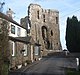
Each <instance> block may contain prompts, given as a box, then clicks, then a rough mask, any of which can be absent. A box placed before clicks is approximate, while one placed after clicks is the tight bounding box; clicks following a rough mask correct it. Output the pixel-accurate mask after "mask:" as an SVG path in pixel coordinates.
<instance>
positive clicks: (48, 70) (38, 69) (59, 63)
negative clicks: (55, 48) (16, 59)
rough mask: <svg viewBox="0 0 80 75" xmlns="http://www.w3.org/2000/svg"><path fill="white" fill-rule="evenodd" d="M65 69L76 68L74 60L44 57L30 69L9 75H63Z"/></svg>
mask: <svg viewBox="0 0 80 75" xmlns="http://www.w3.org/2000/svg"><path fill="white" fill-rule="evenodd" d="M65 68H76V60H75V58H58V57H54V56H50V57H45V58H43V59H42V60H40V61H38V62H36V63H35V64H33V65H31V66H30V67H25V68H24V69H23V70H21V71H16V72H15V73H11V74H10V75H65Z"/></svg>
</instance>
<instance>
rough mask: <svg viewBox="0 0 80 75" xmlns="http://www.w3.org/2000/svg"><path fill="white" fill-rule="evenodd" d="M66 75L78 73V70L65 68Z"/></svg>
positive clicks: (77, 74) (78, 74)
mask: <svg viewBox="0 0 80 75" xmlns="http://www.w3.org/2000/svg"><path fill="white" fill-rule="evenodd" d="M66 75H80V71H76V70H71V69H67V70H66Z"/></svg>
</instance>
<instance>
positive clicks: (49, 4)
mask: <svg viewBox="0 0 80 75" xmlns="http://www.w3.org/2000/svg"><path fill="white" fill-rule="evenodd" d="M0 2H5V5H4V6H3V12H4V13H6V11H7V10H8V8H11V9H12V10H13V11H14V13H15V14H14V17H13V19H14V20H15V21H17V22H19V20H20V18H23V17H25V16H27V10H28V6H29V4H30V3H34V4H39V5H40V6H41V7H42V8H43V9H56V10H58V11H59V28H60V41H61V44H62V48H63V49H65V48H66V42H65V32H66V20H67V17H72V16H73V15H75V16H77V18H78V19H79V20H80V0H0Z"/></svg>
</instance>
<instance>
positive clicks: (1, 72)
mask: <svg viewBox="0 0 80 75" xmlns="http://www.w3.org/2000/svg"><path fill="white" fill-rule="evenodd" d="M8 25H9V24H8V22H7V21H6V20H3V19H0V75H8V65H9V55H10V54H9V39H8Z"/></svg>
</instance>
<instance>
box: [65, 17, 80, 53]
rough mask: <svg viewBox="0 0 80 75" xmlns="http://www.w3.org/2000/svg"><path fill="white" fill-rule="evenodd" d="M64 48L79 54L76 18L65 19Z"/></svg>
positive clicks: (78, 32)
mask: <svg viewBox="0 0 80 75" xmlns="http://www.w3.org/2000/svg"><path fill="white" fill-rule="evenodd" d="M66 46H67V49H68V50H69V51H70V52H80V22H79V21H78V19H77V17H76V16H73V17H72V18H69V17H68V18H67V26H66Z"/></svg>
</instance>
